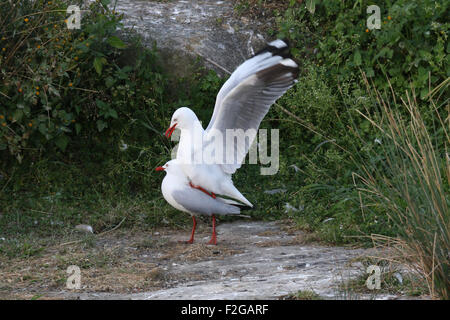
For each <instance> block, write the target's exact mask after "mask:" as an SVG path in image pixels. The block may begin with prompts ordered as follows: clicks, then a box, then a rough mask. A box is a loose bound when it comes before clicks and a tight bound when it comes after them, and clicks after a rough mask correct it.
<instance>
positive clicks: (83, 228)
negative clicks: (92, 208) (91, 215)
mask: <svg viewBox="0 0 450 320" xmlns="http://www.w3.org/2000/svg"><path fill="white" fill-rule="evenodd" d="M75 230H78V231H81V232H86V233H94V229H92V227H91V226H90V225H87V224H79V225H77V226H75Z"/></svg>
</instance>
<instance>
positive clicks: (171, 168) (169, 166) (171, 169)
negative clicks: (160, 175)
mask: <svg viewBox="0 0 450 320" xmlns="http://www.w3.org/2000/svg"><path fill="white" fill-rule="evenodd" d="M155 170H156V171H165V172H167V173H176V172H178V171H179V170H180V168H179V167H178V165H177V162H176V159H173V160H170V161H167V162H166V164H165V165H163V166H161V167H157V168H156V169H155Z"/></svg>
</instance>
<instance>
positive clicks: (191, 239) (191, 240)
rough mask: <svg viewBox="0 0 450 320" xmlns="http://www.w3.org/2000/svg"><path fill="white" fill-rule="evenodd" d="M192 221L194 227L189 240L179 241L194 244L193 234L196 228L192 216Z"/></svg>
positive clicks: (195, 222)
mask: <svg viewBox="0 0 450 320" xmlns="http://www.w3.org/2000/svg"><path fill="white" fill-rule="evenodd" d="M192 221H193V222H194V225H193V227H192V232H191V238H190V239H189V240H187V241H180V242H183V243H194V233H195V227H196V226H197V221H196V220H195V217H194V216H192Z"/></svg>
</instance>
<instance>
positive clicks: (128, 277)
mask: <svg viewBox="0 0 450 320" xmlns="http://www.w3.org/2000/svg"><path fill="white" fill-rule="evenodd" d="M209 231H210V230H209V226H208V225H206V224H203V225H202V226H201V227H200V230H199V233H198V234H197V238H196V243H195V244H193V245H186V244H180V243H178V240H183V239H186V238H187V237H188V233H189V232H185V231H183V232H179V231H178V232H174V231H159V232H154V233H153V235H151V236H150V235H146V239H143V238H139V237H137V236H136V235H129V236H125V235H122V236H121V237H117V235H116V236H110V237H107V238H102V239H98V240H97V242H96V244H95V246H94V247H96V248H97V249H98V250H100V251H103V252H111V250H112V249H113V248H116V249H117V248H120V251H117V250H116V251H115V254H114V256H117V255H119V256H120V257H118V258H117V259H118V261H115V262H113V263H107V265H109V266H104V265H97V266H94V267H87V268H84V269H82V270H81V276H82V278H81V282H82V288H81V289H80V290H75V291H73V290H68V289H65V288H64V283H63V284H60V285H59V288H64V289H61V290H56V291H55V290H51V289H52V286H50V287H46V289H45V291H43V289H42V288H41V289H39V290H34V291H37V292H39V293H40V294H41V295H42V297H45V298H57V299H60V298H62V299H278V298H280V297H281V296H283V295H287V294H289V293H295V292H297V291H299V290H302V291H303V290H312V291H314V292H316V293H317V294H319V295H320V296H322V297H328V298H343V297H342V293H339V292H338V291H337V287H338V286H339V284H342V283H343V281H344V279H347V278H348V277H349V276H354V275H355V274H356V273H358V271H360V270H361V268H360V264H359V263H358V262H356V260H354V259H355V258H357V257H358V256H361V255H364V254H367V252H368V251H367V250H364V249H348V248H342V247H326V246H321V245H316V244H313V243H310V242H309V241H308V240H307V237H306V236H305V234H303V233H302V232H299V231H292V230H289V229H288V228H287V226H285V225H282V224H280V223H275V222H248V221H237V222H233V223H221V224H220V225H219V226H218V239H219V243H218V245H217V246H210V245H207V244H206V243H207V242H208V240H209ZM85 250H86V249H85ZM88 250H92V249H88ZM118 252H120V254H118ZM86 256H87V257H88V258H87V259H91V260H94V258H95V255H93V254H92V253H90V254H87V255H85V256H84V258H83V259H86ZM83 259H79V261H81V263H82V262H83V261H85V260H83ZM113 260H114V259H113ZM352 260H353V263H351V262H352ZM119 261H122V262H119ZM123 261H126V263H124V262H123ZM91 263H93V264H94V261H91ZM74 264H76V261H74ZM137 266H138V267H137ZM130 285H131V286H130ZM133 285H134V287H133ZM133 288H134V289H133ZM378 298H389V297H388V296H379V297H378Z"/></svg>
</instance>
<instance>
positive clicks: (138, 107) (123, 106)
mask: <svg viewBox="0 0 450 320" xmlns="http://www.w3.org/2000/svg"><path fill="white" fill-rule="evenodd" d="M108 3H109V0H102V1H97V2H93V3H91V4H89V5H88V6H84V5H83V4H82V1H79V6H80V7H81V9H82V13H83V14H82V19H81V29H79V30H77V29H68V28H67V26H66V22H67V16H68V14H67V13H66V8H67V6H68V5H69V4H73V1H69V2H68V1H62V0H56V1H42V0H41V1H31V0H21V1H2V3H1V4H0V6H1V8H0V34H1V35H2V37H1V40H0V48H1V49H0V50H1V52H0V73H1V80H0V150H3V151H0V152H1V153H2V154H1V155H0V156H1V157H2V158H3V159H5V160H6V159H7V157H8V156H7V154H6V149H8V150H9V154H11V155H13V156H15V157H16V158H17V159H18V160H19V161H21V160H22V159H23V156H24V154H25V153H26V151H28V152H29V151H40V152H42V151H46V150H50V149H49V148H52V147H57V148H58V149H60V150H62V151H64V150H65V149H66V147H67V145H68V144H69V143H70V142H71V141H73V140H74V139H75V137H77V136H78V137H81V136H90V135H93V136H95V135H99V134H100V133H105V132H106V131H108V130H106V129H112V128H114V127H116V129H117V128H118V125H117V123H119V122H121V121H122V122H123V121H124V119H131V118H137V117H139V112H141V113H143V112H144V111H145V112H144V113H149V111H150V113H152V112H151V111H155V110H156V104H157V103H156V101H158V100H159V97H160V95H161V94H162V87H163V83H164V81H163V79H162V76H161V74H160V72H159V71H158V70H157V68H156V63H155V60H156V56H155V55H154V53H153V52H152V51H150V50H144V49H142V47H140V46H139V45H138V44H136V46H137V47H134V48H131V47H130V46H131V45H129V47H130V50H127V44H125V43H124V42H123V41H122V40H120V39H119V37H118V36H117V30H118V29H119V28H120V27H121V23H120V20H121V15H119V14H117V13H116V12H114V11H113V10H110V9H109V8H108V6H107V5H108ZM134 51H136V52H137V54H135V55H136V57H134V60H135V61H134V62H133V64H132V65H127V63H126V57H127V56H128V55H131V54H132V53H133V52H134ZM158 114H159V113H158V112H153V115H152V116H153V117H154V119H153V120H156V121H158V120H157V119H158ZM35 154H36V153H35Z"/></svg>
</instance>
